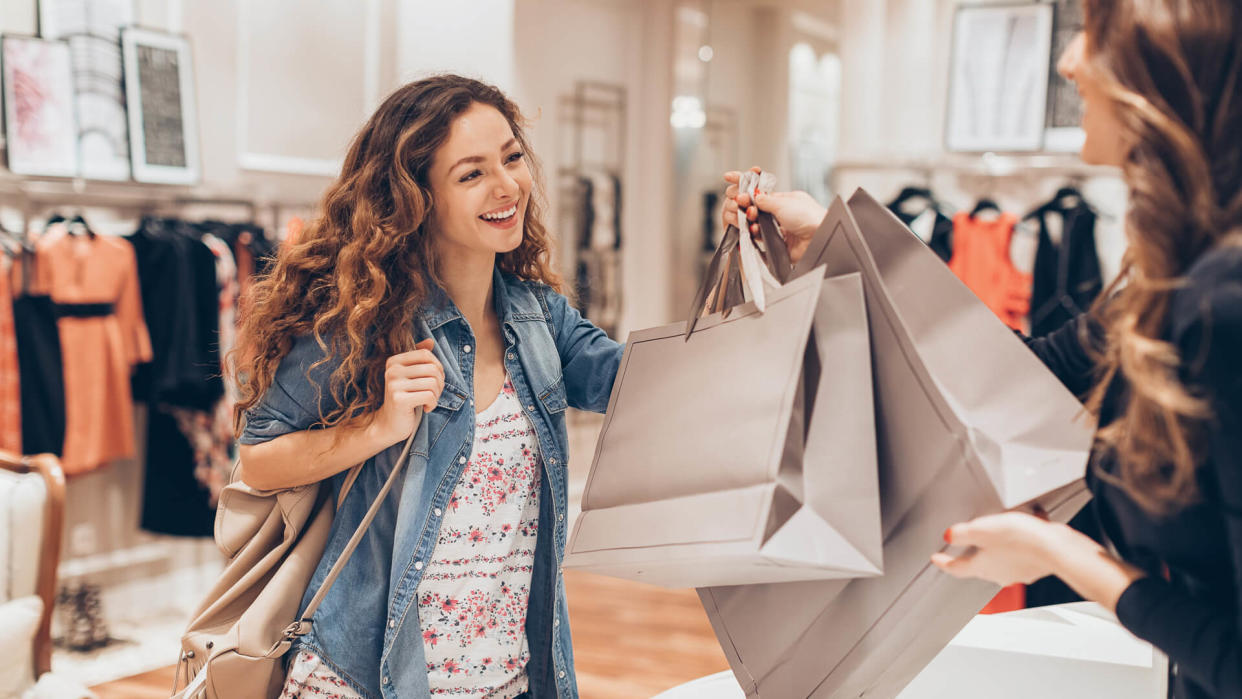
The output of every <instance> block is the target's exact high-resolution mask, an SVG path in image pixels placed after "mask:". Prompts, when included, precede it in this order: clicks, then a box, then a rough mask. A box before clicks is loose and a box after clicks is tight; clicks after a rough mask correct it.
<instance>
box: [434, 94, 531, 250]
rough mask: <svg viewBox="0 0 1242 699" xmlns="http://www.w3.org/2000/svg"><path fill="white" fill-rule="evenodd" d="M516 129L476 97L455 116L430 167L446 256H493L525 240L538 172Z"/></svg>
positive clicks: (439, 245)
mask: <svg viewBox="0 0 1242 699" xmlns="http://www.w3.org/2000/svg"><path fill="white" fill-rule="evenodd" d="M525 156H526V154H525V153H524V152H523V151H522V147H521V144H520V143H518V141H517V138H516V136H515V135H514V133H513V129H512V128H511V127H510V125H509V122H508V120H507V119H505V117H504V115H502V114H501V113H500V112H499V111H498V110H497V109H496V108H495V107H491V106H489V105H485V104H479V103H477V102H476V103H475V104H473V105H471V106H470V108H469V109H467V110H466V111H465V112H463V113H462V114H461V116H459V117H457V119H456V120H455V121H454V122H453V125H452V127H451V128H450V131H449V136H448V139H447V140H446V141H445V142H444V145H442V146H440V149H439V150H437V151H436V154H435V158H434V160H433V162H432V166H431V169H430V171H429V172H428V180H429V185H430V189H431V196H432V201H433V202H434V206H433V220H432V231H433V235H434V236H435V239H436V245H437V248H438V250H439V253H440V255H442V256H463V255H464V256H466V257H476V256H491V257H492V258H493V259H494V257H495V255H497V254H502V253H506V252H510V251H512V250H514V249H516V248H517V247H518V246H519V245H521V243H522V236H523V233H524V228H525V226H524V225H523V224H524V221H525V215H526V207H527V203H528V202H529V201H530V193H531V186H532V178H531V173H530V169H529V168H528V167H527V166H526V160H525Z"/></svg>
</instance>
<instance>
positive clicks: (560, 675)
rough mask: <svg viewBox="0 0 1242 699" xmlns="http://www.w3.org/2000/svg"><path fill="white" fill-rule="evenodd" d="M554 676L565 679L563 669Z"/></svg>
mask: <svg viewBox="0 0 1242 699" xmlns="http://www.w3.org/2000/svg"><path fill="white" fill-rule="evenodd" d="M556 676H557V677H559V678H561V679H565V671H564V670H561V671H560V672H558V673H556Z"/></svg>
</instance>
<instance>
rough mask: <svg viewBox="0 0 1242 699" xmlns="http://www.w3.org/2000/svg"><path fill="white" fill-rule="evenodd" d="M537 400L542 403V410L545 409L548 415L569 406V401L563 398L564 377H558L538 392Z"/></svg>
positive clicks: (562, 410)
mask: <svg viewBox="0 0 1242 699" xmlns="http://www.w3.org/2000/svg"><path fill="white" fill-rule="evenodd" d="M539 402H540V403H543V408H544V410H547V411H548V414H550V415H552V414H556V413H560V412H564V411H565V408H568V407H569V402H568V401H567V400H566V398H565V380H564V378H558V379H557V380H556V383H554V384H552V385H551V386H550V387H549V388H548V389H547V390H545V391H544V392H543V393H541V394H539Z"/></svg>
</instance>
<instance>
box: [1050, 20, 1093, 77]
mask: <svg viewBox="0 0 1242 699" xmlns="http://www.w3.org/2000/svg"><path fill="white" fill-rule="evenodd" d="M1086 43H1087V38H1086V35H1085V34H1084V33H1082V32H1079V33H1078V35H1077V36H1075V37H1074V40H1073V41H1071V42H1070V43H1069V45H1068V46H1066V47H1065V51H1063V52H1061V57H1060V59H1058V60H1057V72H1058V73H1060V74H1061V77H1063V78H1065V79H1066V80H1069V81H1071V82H1074V81H1075V80H1076V79H1077V75H1078V68H1079V66H1080V65H1081V64H1082V61H1083V48H1084V47H1085V46H1086Z"/></svg>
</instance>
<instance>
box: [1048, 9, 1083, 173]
mask: <svg viewBox="0 0 1242 699" xmlns="http://www.w3.org/2000/svg"><path fill="white" fill-rule="evenodd" d="M1082 25H1083V16H1082V0H1056V16H1055V22H1054V24H1053V30H1052V61H1051V62H1050V63H1049V82H1048V115H1047V123H1046V125H1045V126H1046V128H1047V131H1045V133H1044V150H1050V151H1057V152H1065V153H1072V152H1077V151H1078V150H1080V149H1081V148H1082V144H1083V141H1084V140H1085V139H1086V135H1085V134H1084V133H1083V131H1082V98H1081V97H1079V96H1078V88H1076V87H1074V83H1072V82H1070V81H1068V80H1066V79H1065V78H1063V77H1061V74H1060V73H1058V72H1057V61H1059V60H1060V58H1061V54H1063V53H1065V49H1066V48H1067V47H1068V46H1069V45H1070V42H1072V41H1073V40H1074V37H1075V36H1077V35H1078V32H1080V31H1082Z"/></svg>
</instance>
